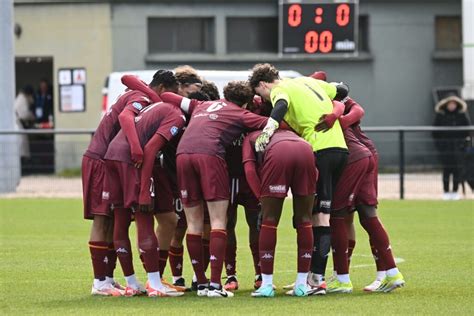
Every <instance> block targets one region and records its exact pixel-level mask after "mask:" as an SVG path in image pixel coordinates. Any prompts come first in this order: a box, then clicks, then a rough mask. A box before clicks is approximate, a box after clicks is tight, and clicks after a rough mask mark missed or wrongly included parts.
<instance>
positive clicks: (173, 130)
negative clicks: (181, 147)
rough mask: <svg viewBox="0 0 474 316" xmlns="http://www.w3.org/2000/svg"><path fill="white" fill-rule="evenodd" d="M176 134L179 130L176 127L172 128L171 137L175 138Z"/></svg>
mask: <svg viewBox="0 0 474 316" xmlns="http://www.w3.org/2000/svg"><path fill="white" fill-rule="evenodd" d="M178 132H179V128H178V127H177V126H173V127H171V128H170V133H171V135H173V136H176V135H178Z"/></svg>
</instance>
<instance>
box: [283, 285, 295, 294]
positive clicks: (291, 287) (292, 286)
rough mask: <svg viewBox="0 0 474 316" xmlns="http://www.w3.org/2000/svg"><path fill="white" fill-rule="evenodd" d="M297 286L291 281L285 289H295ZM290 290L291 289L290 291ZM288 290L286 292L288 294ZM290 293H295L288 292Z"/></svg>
mask: <svg viewBox="0 0 474 316" xmlns="http://www.w3.org/2000/svg"><path fill="white" fill-rule="evenodd" d="M294 288H295V283H291V284H288V285H285V286H284V287H283V289H284V290H293V289H294ZM288 292H290V291H288ZM288 292H286V293H287V294H288ZM288 295H293V294H288Z"/></svg>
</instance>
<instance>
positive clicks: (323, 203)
mask: <svg viewBox="0 0 474 316" xmlns="http://www.w3.org/2000/svg"><path fill="white" fill-rule="evenodd" d="M319 207H321V208H331V201H330V200H321V201H320V202H319Z"/></svg>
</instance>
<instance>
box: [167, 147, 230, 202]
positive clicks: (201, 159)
mask: <svg viewBox="0 0 474 316" xmlns="http://www.w3.org/2000/svg"><path fill="white" fill-rule="evenodd" d="M176 165H177V172H178V188H179V190H180V195H181V201H182V202H183V204H184V205H185V206H194V205H196V203H197V202H199V201H202V200H204V201H221V200H228V199H229V175H228V173H227V165H226V163H225V160H224V159H222V158H220V157H217V156H211V155H204V154H180V155H178V156H177V158H176Z"/></svg>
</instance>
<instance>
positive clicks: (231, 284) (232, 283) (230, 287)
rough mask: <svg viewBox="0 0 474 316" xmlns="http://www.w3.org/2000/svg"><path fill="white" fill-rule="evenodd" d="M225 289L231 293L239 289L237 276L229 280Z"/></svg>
mask: <svg viewBox="0 0 474 316" xmlns="http://www.w3.org/2000/svg"><path fill="white" fill-rule="evenodd" d="M224 289H225V290H226V291H231V292H232V291H235V290H238V289H239V281H237V278H236V277H235V275H233V276H230V277H228V278H227V280H226V281H225V284H224Z"/></svg>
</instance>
